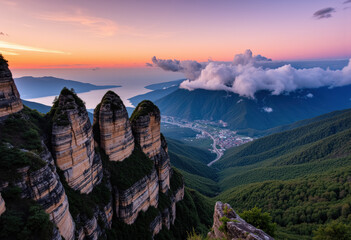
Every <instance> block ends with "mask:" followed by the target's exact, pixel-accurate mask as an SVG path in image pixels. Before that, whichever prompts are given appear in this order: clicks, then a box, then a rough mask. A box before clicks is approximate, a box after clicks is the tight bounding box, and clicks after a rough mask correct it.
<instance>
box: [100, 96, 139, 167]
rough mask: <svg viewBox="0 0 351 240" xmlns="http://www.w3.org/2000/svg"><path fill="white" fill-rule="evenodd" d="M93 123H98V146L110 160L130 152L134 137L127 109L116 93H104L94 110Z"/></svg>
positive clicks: (124, 156) (117, 158) (119, 158)
mask: <svg viewBox="0 0 351 240" xmlns="http://www.w3.org/2000/svg"><path fill="white" fill-rule="evenodd" d="M94 124H98V126H96V127H98V128H99V132H100V147H101V148H102V149H104V150H105V153H106V154H107V155H108V156H109V159H110V161H123V160H124V159H126V158H127V157H129V156H130V155H131V154H132V152H133V150H134V137H133V133H132V129H131V126H130V122H129V119H128V113H127V110H126V108H125V106H124V104H123V102H122V100H121V99H120V98H119V96H118V95H117V94H115V93H114V92H112V91H109V92H107V93H106V94H105V96H104V97H103V98H102V101H101V103H100V105H99V106H98V107H97V108H96V110H95V111H94ZM94 127H95V126H94Z"/></svg>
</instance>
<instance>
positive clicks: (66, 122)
mask: <svg viewBox="0 0 351 240" xmlns="http://www.w3.org/2000/svg"><path fill="white" fill-rule="evenodd" d="M50 114H51V117H52V122H53V124H52V140H51V144H52V153H53V156H54V159H55V161H56V165H57V167H58V168H59V169H61V170H62V171H63V172H64V175H65V178H66V181H67V183H68V185H69V186H70V187H71V188H73V189H74V190H78V191H80V192H81V193H90V192H91V191H92V190H93V187H94V186H95V185H97V184H99V183H100V181H101V179H102V175H103V171H102V164H101V159H100V155H99V154H98V153H96V152H95V150H94V138H93V131H92V127H91V123H90V121H89V117H88V113H87V111H86V109H85V105H84V103H83V101H82V100H81V99H79V98H78V97H77V96H76V94H75V93H74V92H72V91H70V90H68V89H67V88H64V89H63V90H62V91H61V94H60V96H59V97H58V99H57V100H56V101H55V103H54V106H53V108H52V109H51V112H50Z"/></svg>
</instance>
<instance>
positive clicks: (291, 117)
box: [156, 85, 351, 130]
mask: <svg viewBox="0 0 351 240" xmlns="http://www.w3.org/2000/svg"><path fill="white" fill-rule="evenodd" d="M255 97H256V99H254V100H253V99H248V98H243V97H240V96H239V95H238V94H234V93H228V92H225V91H208V90H202V89H198V90H194V91H188V90H185V89H178V90H177V91H175V92H173V93H171V94H169V95H167V96H165V97H163V98H161V99H159V100H157V101H156V104H157V106H159V108H160V110H161V112H162V114H163V115H169V116H176V117H179V118H184V119H189V120H196V119H207V120H214V121H217V120H223V121H225V122H227V123H229V127H230V128H232V129H246V130H247V129H254V130H265V129H270V128H273V127H277V126H280V125H284V124H290V123H292V122H295V121H299V120H302V119H307V118H312V117H315V116H318V115H321V114H324V113H328V112H331V111H334V110H341V109H346V108H350V107H351V101H350V99H351V86H350V85H349V86H345V87H338V88H333V89H328V88H326V87H324V88H318V89H303V90H299V91H296V92H293V93H290V94H289V95H279V96H274V95H271V94H270V93H269V92H267V91H261V92H258V93H257V94H256V95H255Z"/></svg>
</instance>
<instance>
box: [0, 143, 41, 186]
mask: <svg viewBox="0 0 351 240" xmlns="http://www.w3.org/2000/svg"><path fill="white" fill-rule="evenodd" d="M45 165H46V162H45V161H43V160H42V159H41V158H40V157H39V156H37V155H35V154H34V153H31V152H24V151H21V150H19V149H18V148H15V147H9V146H6V145H3V144H2V145H0V181H11V180H14V179H16V178H17V177H18V174H17V171H16V170H17V169H18V168H21V167H27V166H29V167H30V168H29V171H35V170H38V169H40V168H42V167H44V166H45Z"/></svg>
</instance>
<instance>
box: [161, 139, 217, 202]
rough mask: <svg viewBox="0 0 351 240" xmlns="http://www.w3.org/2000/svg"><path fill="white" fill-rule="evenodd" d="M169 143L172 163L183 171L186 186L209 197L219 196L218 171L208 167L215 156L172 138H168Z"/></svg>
mask: <svg viewBox="0 0 351 240" xmlns="http://www.w3.org/2000/svg"><path fill="white" fill-rule="evenodd" d="M167 143H168V150H169V156H170V159H171V163H172V165H173V166H175V167H176V168H178V169H180V170H181V173H182V174H183V176H184V179H185V183H186V185H187V186H188V187H190V188H193V189H196V190H198V191H199V192H201V193H203V194H205V195H207V196H215V195H217V194H218V193H219V187H218V186H217V182H216V181H217V177H218V176H217V171H216V170H215V169H213V168H210V167H208V166H207V165H206V164H207V163H208V162H210V161H212V160H213V158H214V156H213V154H211V153H210V152H209V151H207V150H203V149H201V148H197V147H192V146H189V145H188V144H186V143H184V142H181V141H178V140H175V139H172V138H167Z"/></svg>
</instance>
